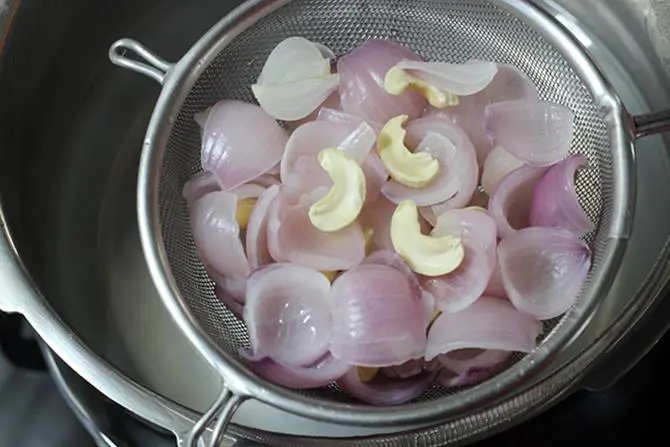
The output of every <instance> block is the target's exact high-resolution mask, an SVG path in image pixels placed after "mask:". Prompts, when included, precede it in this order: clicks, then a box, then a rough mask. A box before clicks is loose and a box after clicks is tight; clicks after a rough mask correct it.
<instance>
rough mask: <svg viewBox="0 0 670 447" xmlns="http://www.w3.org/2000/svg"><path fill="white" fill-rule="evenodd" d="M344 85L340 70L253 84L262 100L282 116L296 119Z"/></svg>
mask: <svg viewBox="0 0 670 447" xmlns="http://www.w3.org/2000/svg"><path fill="white" fill-rule="evenodd" d="M339 85H340V76H339V75H337V74H333V75H328V76H324V77H321V78H313V79H302V80H300V81H295V82H288V83H281V84H255V85H252V86H251V90H252V92H253V94H254V97H255V98H256V100H257V101H258V104H260V106H261V107H262V108H263V110H265V111H266V112H267V113H268V114H269V115H270V116H272V117H273V118H276V119H278V120H284V121H296V120H299V119H301V118H305V117H306V116H308V115H309V114H310V113H312V112H314V111H315V110H316V109H317V108H318V107H319V106H320V105H321V104H322V103H323V102H324V101H325V100H326V99H327V98H328V97H329V96H330V95H331V93H333V92H334V91H336V90H337V87H338V86H339Z"/></svg>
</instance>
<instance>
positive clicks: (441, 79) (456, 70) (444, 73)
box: [396, 60, 497, 96]
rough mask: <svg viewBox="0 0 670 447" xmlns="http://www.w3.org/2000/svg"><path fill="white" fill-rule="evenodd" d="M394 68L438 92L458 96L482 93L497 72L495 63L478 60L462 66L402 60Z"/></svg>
mask: <svg viewBox="0 0 670 447" xmlns="http://www.w3.org/2000/svg"><path fill="white" fill-rule="evenodd" d="M396 68H399V69H402V70H406V71H407V72H409V73H410V74H411V75H413V76H415V77H417V78H419V79H421V80H423V81H424V82H426V83H428V84H429V85H431V86H433V87H435V88H437V89H439V90H442V91H444V92H447V93H453V94H454V95H458V96H467V95H473V94H475V93H477V92H480V91H482V90H483V89H484V88H485V87H486V86H487V85H489V84H490V83H491V81H492V80H493V77H494V76H495V74H496V71H497V67H496V64H495V63H493V62H485V61H478V60H470V61H467V62H466V63H464V64H452V63H448V62H423V61H407V60H404V61H401V62H399V63H398V64H397V65H396Z"/></svg>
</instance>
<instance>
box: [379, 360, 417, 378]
mask: <svg viewBox="0 0 670 447" xmlns="http://www.w3.org/2000/svg"><path fill="white" fill-rule="evenodd" d="M423 366H424V361H423V359H414V360H410V361H409V362H405V363H403V364H402V365H396V366H389V367H386V368H381V369H380V370H379V372H381V373H382V374H384V375H385V376H386V377H389V378H401V379H409V378H410V377H414V376H417V375H419V374H421V373H422V372H423V371H424V368H423Z"/></svg>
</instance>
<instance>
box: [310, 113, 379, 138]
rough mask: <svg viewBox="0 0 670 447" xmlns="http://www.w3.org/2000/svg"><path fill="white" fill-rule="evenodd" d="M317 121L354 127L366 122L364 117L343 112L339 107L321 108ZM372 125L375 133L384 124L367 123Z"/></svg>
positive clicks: (377, 132)
mask: <svg viewBox="0 0 670 447" xmlns="http://www.w3.org/2000/svg"><path fill="white" fill-rule="evenodd" d="M316 119H317V121H329V122H331V123H336V124H345V125H347V126H351V127H352V128H354V127H356V126H358V125H360V124H361V123H365V121H364V120H363V118H361V117H359V116H356V115H352V114H350V113H347V112H343V111H342V110H338V109H333V108H331V107H321V108H320V109H319V113H318V115H317V116H316ZM366 124H368V125H369V126H370V127H372V128H373V129H374V131H375V134H379V131H381V130H382V126H380V125H379V124H376V123H366Z"/></svg>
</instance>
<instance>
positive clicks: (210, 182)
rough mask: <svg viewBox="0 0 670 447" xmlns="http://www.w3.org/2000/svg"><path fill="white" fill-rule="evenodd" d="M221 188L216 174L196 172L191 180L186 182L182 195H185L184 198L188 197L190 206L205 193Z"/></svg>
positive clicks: (187, 200) (187, 201)
mask: <svg viewBox="0 0 670 447" xmlns="http://www.w3.org/2000/svg"><path fill="white" fill-rule="evenodd" d="M220 190H221V187H220V186H219V182H218V180H216V177H215V176H214V174H212V173H211V172H206V171H205V172H200V173H198V174H196V175H195V176H193V177H192V178H191V179H190V180H189V181H187V182H186V183H184V189H183V190H182V196H184V199H186V203H187V204H188V206H191V205H192V204H193V202H195V201H196V200H198V199H199V198H200V197H202V196H204V195H205V194H209V193H210V192H214V191H220Z"/></svg>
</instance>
